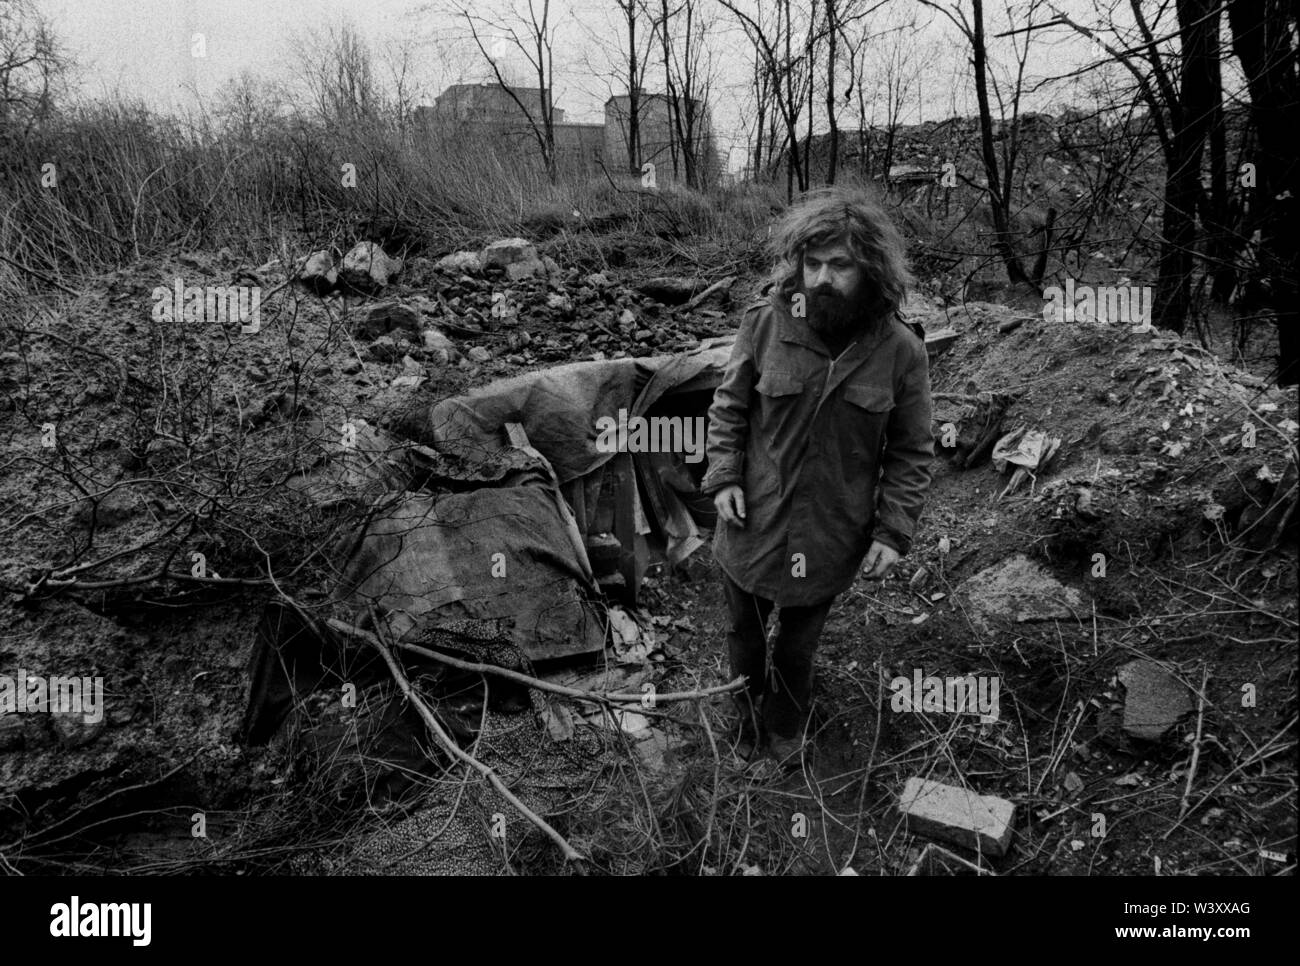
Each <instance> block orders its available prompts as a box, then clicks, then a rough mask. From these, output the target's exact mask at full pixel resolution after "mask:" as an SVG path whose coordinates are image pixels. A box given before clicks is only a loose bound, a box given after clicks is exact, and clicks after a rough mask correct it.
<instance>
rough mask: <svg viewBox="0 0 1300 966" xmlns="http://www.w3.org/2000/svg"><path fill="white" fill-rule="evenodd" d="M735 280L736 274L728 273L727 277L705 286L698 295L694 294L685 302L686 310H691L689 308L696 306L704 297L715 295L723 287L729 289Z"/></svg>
mask: <svg viewBox="0 0 1300 966" xmlns="http://www.w3.org/2000/svg"><path fill="white" fill-rule="evenodd" d="M735 281H736V276H735V275H729V276H727V277H726V278H724V279H720V280H718V281H716V282H714V283H713V284H712V285H710V286H709V287H708V288H706V289H705V290H704V291H703V292H701V293H700V294H699V295H696V296H695V297H693V298H692V299H691V300H690V301H689V302H687V303H686V308H687V311H689V310H691V309H694V308H696V307H697V306H699V305H701V304H703V303H704V301H705V300H706V299H708V298H709V297H710V296H712V295H716V294H717V293H718V292H721V291H723V290H724V289H730V288H731V286H732V283H734V282H735Z"/></svg>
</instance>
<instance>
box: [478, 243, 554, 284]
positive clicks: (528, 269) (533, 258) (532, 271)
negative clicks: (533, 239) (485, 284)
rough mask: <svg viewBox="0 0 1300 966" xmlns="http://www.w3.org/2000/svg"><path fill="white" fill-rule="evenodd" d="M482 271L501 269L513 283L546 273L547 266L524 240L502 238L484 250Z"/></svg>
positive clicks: (481, 258) (480, 258)
mask: <svg viewBox="0 0 1300 966" xmlns="http://www.w3.org/2000/svg"><path fill="white" fill-rule="evenodd" d="M479 261H480V263H481V265H482V269H481V270H482V271H484V272H490V271H492V270H494V269H499V270H501V271H503V272H505V274H506V278H508V279H510V281H512V282H517V281H520V280H521V279H525V278H532V277H533V276H534V275H541V274H543V273H544V272H546V270H547V269H546V265H545V264H544V263H543V261H542V260H541V259H540V258H538V257H537V249H536V248H534V247H533V245H532V244H531V243H530V242H529V241H527V240H526V239H523V238H502V239H499V240H497V241H494V242H492V244H490V245H488V246H487V247H486V248H484V249H483V253H482V255H480V256H479Z"/></svg>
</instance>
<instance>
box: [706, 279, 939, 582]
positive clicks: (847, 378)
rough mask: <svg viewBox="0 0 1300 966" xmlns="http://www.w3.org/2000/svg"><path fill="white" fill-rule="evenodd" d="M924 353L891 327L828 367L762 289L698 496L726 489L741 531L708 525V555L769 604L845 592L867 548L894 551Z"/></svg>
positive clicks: (805, 331) (921, 481)
mask: <svg viewBox="0 0 1300 966" xmlns="http://www.w3.org/2000/svg"><path fill="white" fill-rule="evenodd" d="M930 407H931V400H930V375H929V362H928V359H927V357H926V352H925V345H924V343H923V342H922V340H921V339H919V338H918V337H917V336H916V335H915V334H914V333H913V332H912V331H911V330H910V329H908V328H907V326H905V325H904V324H903V323H902V322H901V321H900V320H898V319H897V318H893V317H891V318H890V319H889V320H888V321H886V322H883V323H881V324H879V325H877V326H876V327H875V328H874V329H873V330H871V331H870V332H868V333H866V334H865V335H863V336H861V337H859V338H858V340H857V341H856V342H854V343H852V344H851V345H850V346H849V347H848V348H847V349H845V350H844V352H843V353H841V355H840V356H839V357H838V358H836V359H832V358H831V356H830V353H829V351H828V350H827V348H826V347H825V345H824V344H823V343H822V341H821V339H820V338H819V337H818V335H817V334H816V333H815V332H813V331H812V329H811V328H809V326H808V323H807V321H806V320H804V319H796V318H794V317H793V316H792V315H791V313H790V309H789V306H788V304H787V303H786V302H785V301H784V300H782V299H781V298H780V296H779V295H777V294H776V293H775V292H774V293H773V294H772V295H771V296H770V297H769V298H768V299H765V300H763V301H761V302H758V303H755V304H754V305H751V306H750V307H749V308H748V309H747V310H746V312H745V316H744V319H743V320H742V322H741V325H740V329H739V331H738V332H737V334H736V342H735V346H734V348H733V349H732V353H731V359H730V361H729V362H728V364H727V369H726V373H725V375H724V376H723V380H722V384H721V385H720V386H718V388H717V391H716V392H715V394H714V397H713V405H712V406H711V407H710V409H709V437H708V447H707V456H708V461H709V469H708V472H707V473H706V475H705V477H704V480H703V481H702V483H701V489H702V490H703V491H704V492H705V493H707V494H712V493H716V492H717V491H718V490H720V489H721V488H722V487H724V486H727V485H730V484H739V485H740V486H741V487H742V488H743V489H744V494H745V510H746V520H745V526H744V528H740V527H736V526H731V525H728V524H725V523H722V522H721V521H719V523H718V526H717V530H716V531H715V534H714V542H713V551H714V556H715V558H716V559H717V561H718V563H719V564H720V565H721V567H722V569H723V570H724V571H726V573H727V575H728V576H730V577H731V579H732V580H734V581H735V582H736V583H737V584H739V585H740V586H741V587H742V588H744V589H745V590H747V591H749V592H750V593H751V594H757V595H758V596H760V597H765V598H767V599H769V600H773V601H775V602H776V603H777V605H778V606H803V605H808V604H816V603H821V602H822V601H825V600H827V599H829V598H831V597H834V596H835V595H837V594H839V593H842V592H843V591H845V590H847V589H848V588H849V586H850V585H852V583H853V580H854V578H855V576H856V575H857V571H858V568H859V566H860V565H861V563H862V560H863V558H864V557H865V555H866V552H867V550H868V548H869V547H870V545H871V542H872V540H879V541H880V542H881V543H884V544H887V545H888V546H890V547H893V548H894V549H895V550H897V551H898V552H899V553H900V554H906V553H907V552H908V551H909V550H910V549H911V544H912V533H913V531H914V529H915V526H916V520H917V517H918V516H919V515H920V513H921V507H922V505H923V504H924V502H925V494H926V490H927V489H928V487H929V485H930V478H931V473H930V461H931V460H932V459H933V457H934V440H933V438H932V436H931V432H930Z"/></svg>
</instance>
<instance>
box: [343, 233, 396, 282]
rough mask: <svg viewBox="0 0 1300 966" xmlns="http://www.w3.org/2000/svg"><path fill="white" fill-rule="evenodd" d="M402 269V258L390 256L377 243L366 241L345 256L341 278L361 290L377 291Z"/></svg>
mask: <svg viewBox="0 0 1300 966" xmlns="http://www.w3.org/2000/svg"><path fill="white" fill-rule="evenodd" d="M401 270H402V260H401V259H400V258H390V257H389V256H388V255H387V254H386V253H385V252H384V250H383V249H382V248H380V247H379V245H378V244H377V243H375V242H372V241H364V242H358V243H357V245H356V246H355V247H354V248H353V249H352V250H351V251H350V252H348V253H347V255H345V256H344V257H343V267H342V269H341V270H340V272H339V280H340V281H341V282H343V283H345V284H347V285H350V286H352V287H353V288H357V289H360V290H361V291H375V290H378V289H382V288H384V287H385V286H386V285H387V284H388V282H389V280H390V279H391V278H392V277H393V276H394V275H396V274H397V273H398V272H400V271H401Z"/></svg>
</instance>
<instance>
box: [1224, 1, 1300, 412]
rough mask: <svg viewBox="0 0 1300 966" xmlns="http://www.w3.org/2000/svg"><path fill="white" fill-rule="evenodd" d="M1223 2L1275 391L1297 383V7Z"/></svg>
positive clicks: (1299, 366) (1299, 112) (1299, 307)
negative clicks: (1274, 359) (1241, 104)
mask: <svg viewBox="0 0 1300 966" xmlns="http://www.w3.org/2000/svg"><path fill="white" fill-rule="evenodd" d="M1262 6H1263V9H1262V10H1261V4H1260V3H1258V2H1245V0H1232V2H1230V3H1229V4H1228V22H1229V24H1230V25H1231V27H1232V45H1233V50H1234V51H1235V53H1236V54H1237V59H1238V60H1239V61H1240V62H1241V67H1242V71H1243V73H1244V74H1245V76H1246V86H1247V88H1248V89H1249V91H1250V111H1251V117H1252V118H1253V119H1254V122H1255V129H1256V131H1257V132H1258V134H1259V151H1258V154H1257V157H1258V160H1257V161H1256V172H1255V176H1256V188H1255V193H1256V197H1257V198H1259V199H1262V203H1261V202H1256V203H1255V206H1254V207H1256V208H1257V209H1262V211H1261V216H1262V217H1261V224H1260V265H1261V270H1262V272H1263V274H1264V277H1265V278H1266V279H1267V281H1268V283H1269V287H1270V298H1269V302H1270V304H1271V306H1272V308H1273V310H1274V312H1275V313H1276V322H1277V327H1278V329H1277V346H1278V376H1277V384H1278V385H1279V386H1292V385H1295V384H1296V383H1297V382H1300V233H1298V232H1297V231H1296V218H1297V217H1300V211H1297V207H1298V204H1300V166H1297V164H1296V161H1295V153H1294V147H1293V139H1294V137H1295V132H1296V130H1297V126H1298V125H1300V89H1298V88H1300V81H1297V76H1296V56H1297V51H1296V48H1295V47H1294V46H1292V42H1291V37H1292V33H1293V31H1294V30H1295V29H1296V22H1297V20H1298V19H1300V17H1298V16H1297V13H1296V10H1295V7H1294V5H1292V4H1289V3H1286V2H1285V0H1265V2H1264V3H1263V4H1262Z"/></svg>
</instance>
